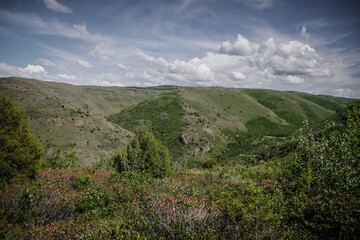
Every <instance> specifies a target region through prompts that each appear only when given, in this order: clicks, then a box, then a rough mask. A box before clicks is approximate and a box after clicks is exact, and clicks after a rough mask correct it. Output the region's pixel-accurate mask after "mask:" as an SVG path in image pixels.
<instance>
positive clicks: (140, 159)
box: [113, 126, 172, 177]
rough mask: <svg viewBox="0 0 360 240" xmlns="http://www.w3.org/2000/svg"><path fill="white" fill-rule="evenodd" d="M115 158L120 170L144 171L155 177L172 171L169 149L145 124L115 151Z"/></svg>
mask: <svg viewBox="0 0 360 240" xmlns="http://www.w3.org/2000/svg"><path fill="white" fill-rule="evenodd" d="M113 160H114V166H115V168H116V170H117V171H118V172H123V171H144V172H149V173H151V174H152V175H153V176H154V177H164V176H168V175H169V174H170V173H171V172H172V170H171V162H170V154H169V150H168V149H167V148H166V147H165V146H163V145H162V144H161V142H160V141H159V140H157V139H156V138H155V136H154V135H153V134H152V133H151V132H150V131H149V130H147V129H146V128H145V127H144V126H141V127H140V128H139V131H138V133H137V134H136V135H135V137H134V138H133V139H132V140H131V141H130V142H129V143H128V144H127V145H126V146H125V147H124V148H120V149H118V150H117V151H116V152H115V154H114V156H113Z"/></svg>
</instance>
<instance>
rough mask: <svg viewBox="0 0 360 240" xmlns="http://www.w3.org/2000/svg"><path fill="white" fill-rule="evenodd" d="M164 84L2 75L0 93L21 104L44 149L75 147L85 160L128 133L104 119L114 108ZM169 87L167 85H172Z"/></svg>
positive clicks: (109, 149) (108, 148) (115, 144)
mask: <svg viewBox="0 0 360 240" xmlns="http://www.w3.org/2000/svg"><path fill="white" fill-rule="evenodd" d="M167 89H168V88H165V87H163V88H157V89H152V88H121V87H88V86H74V85H69V84H63V83H55V82H44V81H38V80H33V79H24V78H1V79H0V95H1V96H7V97H10V98H12V99H13V100H14V101H15V102H16V104H17V105H18V106H20V107H22V108H24V109H25V110H26V112H27V114H28V116H29V118H30V127H31V129H33V131H34V134H35V135H36V136H37V137H38V138H39V139H40V141H41V142H42V144H43V145H44V146H45V149H46V150H47V151H48V154H51V152H54V151H55V150H56V149H57V148H58V147H61V148H62V149H64V150H72V149H74V150H76V152H77V154H78V156H80V157H81V158H82V159H83V160H84V161H85V162H86V163H87V164H90V163H91V162H94V161H96V160H98V159H100V155H101V154H105V155H109V154H110V153H112V152H113V150H114V149H115V148H117V147H118V146H119V145H120V144H122V143H123V142H125V141H127V140H128V139H129V137H130V136H131V133H130V132H128V131H126V130H124V129H123V128H122V127H120V126H118V125H116V124H113V123H111V122H108V121H107V120H106V119H105V116H107V115H110V114H114V113H117V112H119V111H121V110H123V109H125V108H127V107H129V106H132V105H135V104H137V103H139V102H141V101H143V100H144V99H147V98H148V97H151V96H155V95H158V94H159V93H161V92H164V91H167ZM171 89H172V88H171Z"/></svg>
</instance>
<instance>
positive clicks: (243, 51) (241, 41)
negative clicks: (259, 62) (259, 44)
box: [219, 34, 254, 56]
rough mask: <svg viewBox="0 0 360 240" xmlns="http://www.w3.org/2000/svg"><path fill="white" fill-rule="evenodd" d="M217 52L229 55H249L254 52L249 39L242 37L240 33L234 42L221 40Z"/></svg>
mask: <svg viewBox="0 0 360 240" xmlns="http://www.w3.org/2000/svg"><path fill="white" fill-rule="evenodd" d="M219 52H220V53H225V54H229V55H237V56H249V55H251V54H252V53H253V52H254V48H253V47H252V46H251V45H250V42H249V40H247V39H246V38H244V37H243V36H242V35H241V34H238V37H237V40H236V42H234V43H230V41H226V42H223V43H222V44H221V47H220V50H219Z"/></svg>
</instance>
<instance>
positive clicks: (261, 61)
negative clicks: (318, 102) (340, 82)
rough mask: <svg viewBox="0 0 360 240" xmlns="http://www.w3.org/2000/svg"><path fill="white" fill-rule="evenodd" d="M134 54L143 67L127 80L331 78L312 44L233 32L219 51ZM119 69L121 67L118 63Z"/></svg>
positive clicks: (282, 83) (301, 81)
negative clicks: (184, 56) (185, 55)
mask: <svg viewBox="0 0 360 240" xmlns="http://www.w3.org/2000/svg"><path fill="white" fill-rule="evenodd" d="M135 55H136V56H138V57H140V58H141V59H142V60H143V61H144V62H145V63H146V64H147V66H148V68H146V69H145V70H144V71H142V70H136V69H133V70H131V71H129V72H128V73H127V74H126V77H127V78H129V79H142V83H145V82H146V84H148V85H150V84H152V85H159V84H178V85H220V86H229V87H246V88H257V87H261V88H275V89H279V90H289V89H293V88H294V86H296V89H297V90H298V91H311V90H312V89H314V88H315V87H316V88H317V89H320V88H319V86H321V85H322V84H324V83H326V82H328V80H329V79H333V80H332V82H334V76H335V75H334V73H333V72H332V71H331V70H330V69H332V67H331V64H329V61H328V59H326V58H324V57H322V56H320V55H319V54H318V53H317V51H316V50H315V48H313V47H311V46H310V45H309V44H308V43H304V42H300V41H297V40H295V41H287V42H286V41H285V42H284V41H282V42H280V43H277V42H276V41H275V40H274V39H273V38H269V39H267V40H266V41H264V42H263V43H257V42H250V41H249V40H247V39H246V38H245V37H243V36H242V35H240V34H239V35H238V38H237V40H236V41H235V42H234V43H230V42H229V41H226V42H223V43H222V44H221V47H220V50H219V51H218V52H217V53H216V52H209V53H207V54H206V55H205V56H203V57H201V58H193V59H190V60H188V61H183V60H179V59H176V60H174V61H167V60H166V59H164V58H163V57H161V56H160V57H154V56H151V55H149V54H147V53H145V52H143V51H142V50H139V49H137V50H136V51H135ZM120 68H121V69H122V68H123V67H120Z"/></svg>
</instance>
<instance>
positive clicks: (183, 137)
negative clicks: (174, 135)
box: [179, 133, 187, 145]
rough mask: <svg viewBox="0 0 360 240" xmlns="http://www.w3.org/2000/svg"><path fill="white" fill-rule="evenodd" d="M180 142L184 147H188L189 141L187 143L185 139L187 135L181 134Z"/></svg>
mask: <svg viewBox="0 0 360 240" xmlns="http://www.w3.org/2000/svg"><path fill="white" fill-rule="evenodd" d="M179 142H180V143H181V144H183V145H186V144H187V141H186V138H185V135H184V134H183V133H181V134H180V136H179Z"/></svg>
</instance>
